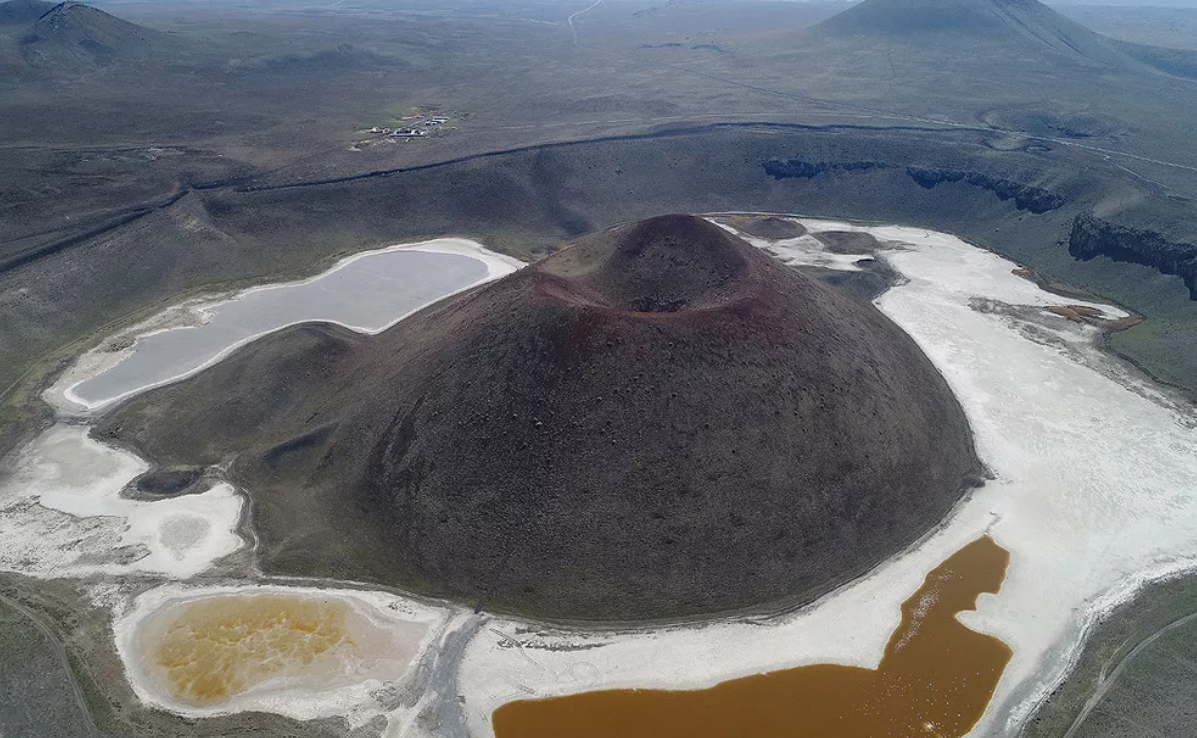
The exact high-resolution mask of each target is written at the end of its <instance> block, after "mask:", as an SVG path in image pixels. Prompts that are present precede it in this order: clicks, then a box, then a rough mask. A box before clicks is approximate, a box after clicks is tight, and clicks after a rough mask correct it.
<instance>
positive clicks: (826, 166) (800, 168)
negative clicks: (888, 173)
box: [764, 159, 894, 179]
mask: <svg viewBox="0 0 1197 738" xmlns="http://www.w3.org/2000/svg"><path fill="white" fill-rule="evenodd" d="M764 167H765V172H766V173H768V175H769V176H770V177H773V178H774V179H810V178H812V177H816V176H818V175H820V174H825V173H827V172H867V171H870V170H873V169H893V168H894V165H893V164H886V163H884V162H879V161H848V162H833V161H803V160H802V159H770V160H769V161H767V162H765V163H764Z"/></svg>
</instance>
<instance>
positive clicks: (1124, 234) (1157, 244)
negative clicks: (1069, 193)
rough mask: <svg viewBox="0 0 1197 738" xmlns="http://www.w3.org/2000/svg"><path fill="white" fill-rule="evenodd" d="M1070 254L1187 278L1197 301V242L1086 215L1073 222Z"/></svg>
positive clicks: (1080, 257)
mask: <svg viewBox="0 0 1197 738" xmlns="http://www.w3.org/2000/svg"><path fill="white" fill-rule="evenodd" d="M1068 253H1070V254H1072V255H1073V256H1074V257H1076V258H1078V259H1081V260H1084V261H1088V260H1089V259H1093V258H1096V257H1098V256H1105V257H1108V258H1110V259H1113V260H1114V261H1124V262H1131V263H1133V264H1142V265H1143V266H1148V267H1151V268H1153V269H1157V270H1159V271H1160V272H1163V273H1164V274H1173V275H1176V276H1178V277H1180V278H1181V279H1182V280H1184V284H1185V287H1187V288H1188V290H1189V297H1190V298H1192V299H1194V300H1197V244H1191V243H1184V242H1178V241H1172V240H1169V239H1168V238H1166V237H1165V236H1164V235H1162V234H1160V233H1157V232H1155V231H1151V230H1147V229H1143V228H1132V227H1129V226H1125V225H1119V224H1117V223H1111V222H1110V221H1107V220H1103V219H1102V218H1098V217H1097V216H1094V215H1088V214H1086V215H1081V216H1079V217H1078V218H1077V219H1076V220H1075V221H1073V224H1072V233H1071V234H1070V235H1069V237H1068Z"/></svg>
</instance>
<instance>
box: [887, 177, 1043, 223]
mask: <svg viewBox="0 0 1197 738" xmlns="http://www.w3.org/2000/svg"><path fill="white" fill-rule="evenodd" d="M906 173H907V174H909V175H910V178H911V179H913V180H914V181H915V182H917V183H918V185H919V186H920V187H923V188H925V189H928V190H929V189H931V188H932V187H935V186H937V185H939V184H942V183H944V182H964V183H966V184H970V185H973V186H974V187H981V188H983V189H986V190H989V191H990V192H992V193H993V194H995V195H997V196H998V198H1000V199H1001V200H1011V199H1013V200H1014V205H1015V207H1017V208H1018V209H1019V210H1029V211H1030V212H1032V213H1035V214H1037V215H1042V214H1043V213H1046V212H1048V211H1051V210H1055V209H1056V208H1058V207H1060V206H1061V205H1063V204H1064V203H1065V202H1066V200H1065V199H1064V198H1063V197H1062V196H1060V195H1057V194H1056V193H1054V192H1051V191H1049V190H1045V189H1043V188H1042V187H1033V186H1031V185H1027V184H1023V183H1021V182H1015V181H1014V180H1011V179H1004V178H1001V177H993V176H991V175H988V174H984V173H982V172H965V171H960V170H953V169H921V168H918V167H907V168H906Z"/></svg>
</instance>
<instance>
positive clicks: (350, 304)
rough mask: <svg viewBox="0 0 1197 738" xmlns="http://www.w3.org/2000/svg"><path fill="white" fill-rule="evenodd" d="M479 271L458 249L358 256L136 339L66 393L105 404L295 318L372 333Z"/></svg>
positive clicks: (473, 279)
mask: <svg viewBox="0 0 1197 738" xmlns="http://www.w3.org/2000/svg"><path fill="white" fill-rule="evenodd" d="M487 275H488V266H487V264H486V262H484V261H482V260H480V259H477V258H473V257H471V256H464V255H460V254H447V253H429V252H423V251H414V250H396V251H380V252H375V253H369V254H365V255H363V256H361V257H359V258H356V259H353V260H351V261H347V262H345V263H344V264H343V265H342V266H340V267H337V268H335V269H332V270H330V271H327V272H324V273H323V274H321V275H319V276H317V277H315V278H313V279H310V280H307V281H304V282H293V283H286V284H280V285H271V286H268V287H261V288H256V289H252V290H248V291H246V292H244V293H242V294H240V295H238V296H237V297H236V298H235V299H232V300H230V301H227V302H221V303H217V304H215V305H214V306H212V307H211V308H209V309H206V310H204V311H203V312H204V313H205V314H206V318H207V320H206V322H204V323H203V324H202V325H198V326H184V327H175V328H169V329H166V330H163V331H160V332H157V333H152V334H150V335H146V336H143V337H140V338H138V339H137V341H136V343H135V344H134V346H133V350H132V351H131V352H130V353H129V354H128V355H127V356H126V357H124V358H123V360H121V361H119V362H118V363H116V364H115V365H114V366H111V367H109V368H107V369H106V370H105V371H102V372H100V373H99V374H97V375H96V376H93V377H90V378H88V379H85V380H83V381H82V382H79V383H78V384H75V385H74V386H72V387H70V388H69V390H68V391H67V393H68V397H69V398H70V399H71V400H73V401H75V402H78V403H80V404H82V405H85V406H87V407H98V406H101V405H105V404H108V403H111V402H113V401H115V400H117V399H120V398H122V397H127V396H130V395H131V394H134V393H136V392H137V391H140V390H142V389H145V388H146V387H147V386H153V385H158V384H163V383H165V382H168V381H171V380H173V379H178V378H181V377H184V376H186V375H188V374H191V373H193V372H195V371H196V370H198V369H200V368H202V367H204V366H206V365H208V364H210V363H212V362H213V361H214V360H216V359H218V358H220V357H221V356H222V355H223V354H225V353H227V352H228V351H229V350H230V349H231V348H233V347H236V346H240V345H243V344H245V343H246V342H247V341H249V340H251V339H253V338H254V337H257V336H261V335H263V334H266V333H270V332H272V331H276V330H278V329H280V328H283V327H285V326H288V325H293V324H295V323H301V322H306V321H325V322H330V323H339V324H341V325H345V326H348V327H351V328H354V329H357V330H362V331H366V332H371V331H376V330H379V329H381V328H384V327H385V326H387V325H388V324H390V323H393V322H394V321H395V320H396V319H398V318H400V317H402V316H404V315H406V314H408V313H410V312H412V311H414V310H417V309H419V308H421V307H423V306H425V305H427V304H429V303H431V302H434V301H436V300H438V299H440V298H442V297H444V296H446V295H449V294H452V293H454V292H458V291H460V290H462V289H465V288H467V287H469V286H471V285H473V284H476V283H478V282H479V281H481V280H483V279H485V278H486V277H487Z"/></svg>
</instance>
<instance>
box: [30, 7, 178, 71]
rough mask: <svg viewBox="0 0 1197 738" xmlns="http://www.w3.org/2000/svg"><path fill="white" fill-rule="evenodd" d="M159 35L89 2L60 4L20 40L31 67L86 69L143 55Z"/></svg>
mask: <svg viewBox="0 0 1197 738" xmlns="http://www.w3.org/2000/svg"><path fill="white" fill-rule="evenodd" d="M157 40H158V34H157V33H156V32H155V31H151V30H149V29H148V28H143V27H141V26H139V25H137V24H135V23H130V22H129V21H125V20H121V19H120V18H117V17H115V16H112V15H109V14H108V13H105V12H104V11H102V10H99V9H97V8H93V7H91V6H90V5H82V4H80V3H73V2H67V3H61V4H59V5H55V6H54V7H53V8H51V9H50V10H49V11H48V12H46V13H45V14H44V15H42V16H40V17H39V18H38V19H37V20H36V21H35V22H34V23H33V25H32V26H30V28H29V33H27V34H26V35H25V37H24V38H22V39H21V41H20V52H21V56H22V57H23V58H24V59H25V61H26V63H28V64H29V65H30V66H32V67H38V68H51V69H87V68H95V67H103V66H108V65H109V64H112V63H114V62H117V61H135V60H137V59H141V58H144V57H145V56H146V55H147V54H148V53H149V52H150V50H151V47H152V46H153V45H154V44H155V42H156V41H157Z"/></svg>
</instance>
